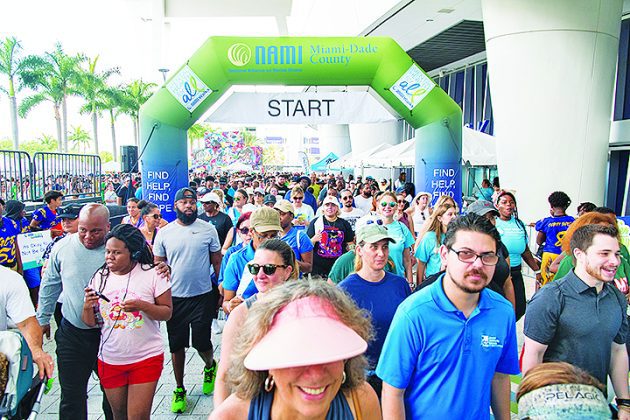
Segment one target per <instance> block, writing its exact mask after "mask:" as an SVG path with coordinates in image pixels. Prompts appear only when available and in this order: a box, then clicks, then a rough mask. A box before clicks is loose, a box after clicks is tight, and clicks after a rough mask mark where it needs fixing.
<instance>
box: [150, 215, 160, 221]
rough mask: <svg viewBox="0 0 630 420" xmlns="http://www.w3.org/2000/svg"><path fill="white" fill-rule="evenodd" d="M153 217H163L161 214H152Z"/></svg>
mask: <svg viewBox="0 0 630 420" xmlns="http://www.w3.org/2000/svg"><path fill="white" fill-rule="evenodd" d="M151 217H153V218H154V219H155V220H160V219H161V218H162V215H161V214H152V215H151Z"/></svg>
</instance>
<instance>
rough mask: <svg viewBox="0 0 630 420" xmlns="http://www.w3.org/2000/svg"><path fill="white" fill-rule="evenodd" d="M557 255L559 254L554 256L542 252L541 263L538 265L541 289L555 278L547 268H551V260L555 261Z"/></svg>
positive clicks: (550, 253)
mask: <svg viewBox="0 0 630 420" xmlns="http://www.w3.org/2000/svg"><path fill="white" fill-rule="evenodd" d="M558 255H559V254H554V253H552V252H543V254H542V261H541V264H540V275H541V277H542V283H541V285H540V286H541V287H542V286H544V285H545V284H547V283H550V282H552V281H553V278H554V277H555V276H556V274H555V273H552V272H551V271H549V267H550V266H551V263H552V262H553V260H555V259H556V257H557V256H558Z"/></svg>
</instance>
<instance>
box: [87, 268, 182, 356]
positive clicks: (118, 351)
mask: <svg viewBox="0 0 630 420" xmlns="http://www.w3.org/2000/svg"><path fill="white" fill-rule="evenodd" d="M145 268H146V267H145ZM90 287H91V288H92V289H93V290H99V291H100V290H101V289H102V292H101V293H102V294H104V295H105V296H107V298H109V300H110V302H109V303H108V302H106V301H104V300H103V299H100V300H99V304H100V312H101V316H102V317H103V327H102V328H101V347H100V348H101V349H102V352H101V355H100V356H99V359H101V360H102V361H103V362H105V363H109V364H112V365H126V364H129V363H136V362H140V361H142V360H145V359H148V358H149V357H154V356H158V355H160V354H162V353H163V352H164V343H163V340H162V335H161V334H160V322H159V321H155V320H153V319H151V318H149V317H148V316H147V314H145V313H144V312H142V311H138V312H123V313H122V314H121V313H120V304H121V303H122V302H124V301H126V300H131V299H141V300H144V301H147V302H151V303H155V298H156V297H158V296H160V295H162V294H163V293H164V292H166V291H167V290H168V289H170V288H171V284H170V283H169V282H168V280H166V279H165V278H163V277H161V276H160V275H158V274H157V272H156V271H155V268H152V269H149V270H146V271H145V270H143V269H142V268H141V267H140V264H136V266H135V267H134V269H133V270H131V272H130V273H129V274H125V275H124V276H119V275H116V274H113V273H109V276H108V277H107V280H106V281H105V282H103V285H101V276H100V274H96V275H95V276H94V277H93V278H92V280H90Z"/></svg>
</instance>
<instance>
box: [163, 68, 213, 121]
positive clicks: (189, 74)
mask: <svg viewBox="0 0 630 420" xmlns="http://www.w3.org/2000/svg"><path fill="white" fill-rule="evenodd" d="M166 88H167V89H168V91H169V92H171V94H172V95H173V96H174V97H175V99H177V100H178V101H179V103H180V104H182V105H183V106H184V107H185V108H186V109H187V110H188V111H190V112H193V111H194V110H195V109H196V108H197V107H198V106H199V105H201V103H202V102H203V99H204V98H205V97H206V96H208V95H209V94H211V93H212V89H210V88H209V87H208V86H206V84H205V83H204V82H203V81H202V80H201V79H200V78H199V76H197V75H196V74H195V72H194V71H192V69H191V68H190V67H188V66H184V67H182V69H181V70H180V71H179V72H178V73H177V74H176V75H175V76H174V77H173V78H172V79H171V80H170V81H169V82H168V84H167V85H166Z"/></svg>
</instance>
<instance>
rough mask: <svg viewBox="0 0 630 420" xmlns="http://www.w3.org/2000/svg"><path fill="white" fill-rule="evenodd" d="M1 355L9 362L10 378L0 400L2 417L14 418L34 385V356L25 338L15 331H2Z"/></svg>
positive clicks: (0, 334)
mask: <svg viewBox="0 0 630 420" xmlns="http://www.w3.org/2000/svg"><path fill="white" fill-rule="evenodd" d="M0 353H4V354H5V355H6V356H7V359H8V360H9V372H8V374H9V377H8V381H7V387H6V389H5V392H4V395H3V396H2V399H1V400H0V416H4V415H9V417H12V416H15V414H16V413H17V409H18V407H19V404H20V401H22V398H23V397H24V396H25V395H26V393H27V392H28V390H29V389H30V387H31V385H32V383H33V356H32V355H31V350H30V349H29V348H28V344H26V340H24V337H22V335H21V334H20V333H18V332H15V331H0Z"/></svg>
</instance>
